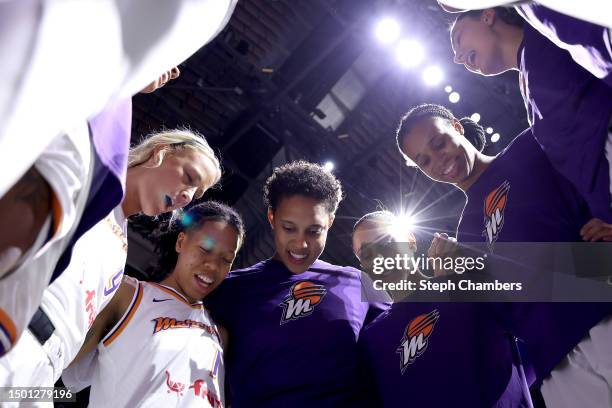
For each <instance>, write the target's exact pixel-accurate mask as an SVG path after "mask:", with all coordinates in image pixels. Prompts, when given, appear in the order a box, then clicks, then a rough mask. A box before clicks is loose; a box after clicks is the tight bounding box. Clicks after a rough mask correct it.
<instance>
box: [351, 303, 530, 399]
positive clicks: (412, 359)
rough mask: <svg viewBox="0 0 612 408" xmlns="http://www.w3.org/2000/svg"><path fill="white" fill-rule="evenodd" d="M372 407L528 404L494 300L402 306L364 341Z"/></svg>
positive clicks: (377, 322) (382, 318)
mask: <svg viewBox="0 0 612 408" xmlns="http://www.w3.org/2000/svg"><path fill="white" fill-rule="evenodd" d="M359 351H360V354H359V356H360V362H361V364H362V367H361V372H362V373H363V374H362V375H363V385H362V387H361V388H362V389H363V390H364V394H366V395H368V398H369V400H370V406H373V407H374V406H375V407H384V408H387V407H388V408H394V407H402V406H416V407H473V408H506V407H512V408H527V407H530V405H528V404H529V401H530V396H529V391H528V386H527V384H526V383H524V382H523V381H522V380H521V376H520V375H519V370H521V366H520V365H516V364H513V356H512V348H511V345H510V342H509V338H508V336H507V334H506V332H505V330H504V328H503V327H502V326H501V325H500V324H499V323H498V322H497V321H496V319H495V316H494V314H492V313H491V310H490V304H488V303H450V302H446V303H427V302H421V301H419V302H413V301H411V299H410V297H408V298H406V299H403V300H402V301H396V302H395V303H394V304H393V305H392V306H391V308H390V309H389V310H388V311H387V312H385V313H383V314H382V315H380V316H379V317H378V318H376V320H374V322H372V323H371V324H370V325H368V326H367V327H366V328H365V329H364V330H363V333H362V335H361V337H360V338H359Z"/></svg>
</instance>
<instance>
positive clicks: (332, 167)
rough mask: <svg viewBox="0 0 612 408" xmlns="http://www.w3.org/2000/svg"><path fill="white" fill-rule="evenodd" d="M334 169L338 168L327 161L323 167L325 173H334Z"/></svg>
mask: <svg viewBox="0 0 612 408" xmlns="http://www.w3.org/2000/svg"><path fill="white" fill-rule="evenodd" d="M334 167H336V166H335V165H334V163H333V162H331V161H326V162H325V164H324V165H323V168H324V169H325V171H332V170H333V169H334Z"/></svg>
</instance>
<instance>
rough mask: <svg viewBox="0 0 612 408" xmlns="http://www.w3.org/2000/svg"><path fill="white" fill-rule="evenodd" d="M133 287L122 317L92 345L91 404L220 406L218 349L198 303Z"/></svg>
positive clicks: (157, 288) (154, 287)
mask: <svg viewBox="0 0 612 408" xmlns="http://www.w3.org/2000/svg"><path fill="white" fill-rule="evenodd" d="M126 280H127V281H129V282H130V283H131V284H134V285H135V286H136V290H135V292H134V297H133V298H132V302H131V304H130V306H129V308H128V310H127V311H126V312H125V314H124V316H123V317H122V319H121V320H120V321H119V322H118V323H117V324H116V325H115V327H113V329H112V330H111V331H110V332H109V333H108V334H107V335H106V337H105V338H104V339H103V340H102V342H100V344H99V345H98V361H97V364H96V369H95V373H94V376H93V380H92V385H91V393H90V397H89V401H90V404H91V406H92V407H137V406H138V407H156V408H157V407H214V408H217V407H222V406H223V404H224V395H223V379H224V375H225V372H224V366H223V349H222V348H221V341H220V338H219V332H218V330H217V327H216V325H215V324H214V322H213V321H212V319H211V318H210V315H209V314H208V312H207V311H206V310H205V309H204V306H203V305H202V303H201V302H198V303H194V304H190V303H189V302H188V301H187V300H186V299H185V297H184V296H183V295H181V294H180V293H178V292H177V291H176V290H174V289H172V288H170V287H167V286H163V285H160V284H156V283H151V282H139V281H138V280H136V279H133V278H126Z"/></svg>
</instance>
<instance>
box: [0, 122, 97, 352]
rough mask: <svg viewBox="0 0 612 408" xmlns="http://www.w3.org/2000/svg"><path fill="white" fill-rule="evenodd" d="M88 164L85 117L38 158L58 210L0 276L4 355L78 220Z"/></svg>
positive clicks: (0, 342)
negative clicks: (17, 260)
mask: <svg viewBox="0 0 612 408" xmlns="http://www.w3.org/2000/svg"><path fill="white" fill-rule="evenodd" d="M90 164H91V145H90V142H89V129H88V127H87V123H85V122H83V123H82V124H79V125H77V126H75V127H74V128H73V129H71V130H70V131H69V132H67V133H66V134H61V135H58V136H57V137H56V138H55V139H54V140H53V142H52V143H51V144H50V145H49V146H47V148H46V149H45V151H44V153H43V154H42V155H41V156H40V157H39V158H38V160H37V161H36V163H35V166H36V168H37V170H38V171H39V172H40V174H41V175H42V176H43V177H44V178H45V180H46V181H47V182H48V183H49V186H50V187H51V190H52V191H53V200H52V201H53V205H52V212H53V214H54V215H53V217H51V216H49V217H48V218H47V222H46V223H45V226H44V227H43V228H42V230H41V231H40V232H39V234H38V237H37V239H36V243H35V244H34V245H33V246H32V248H31V249H30V250H29V251H27V252H26V253H25V254H24V255H23V257H22V259H21V262H22V263H21V264H20V265H19V266H18V267H17V268H16V269H15V270H14V271H12V272H9V273H6V274H5V275H3V276H1V277H0V356H1V355H3V354H4V353H6V352H8V350H10V349H11V348H12V347H13V346H14V345H15V344H16V342H17V340H18V338H19V336H20V335H21V333H22V332H23V331H24V330H25V329H26V328H27V326H28V324H29V323H30V320H31V319H32V316H34V313H35V312H36V310H37V308H38V307H39V306H40V303H41V299H42V296H43V293H44V291H45V289H46V288H47V286H48V285H49V280H50V278H51V275H52V273H53V270H54V269H55V266H56V264H57V261H58V259H59V258H60V256H61V255H62V253H63V252H64V249H65V247H66V245H67V244H68V242H69V241H70V238H71V237H72V235H73V233H74V230H75V229H76V226H77V225H78V221H79V219H80V217H81V214H82V211H83V208H84V206H85V203H86V202H87V197H88V191H89V180H90V179H91V169H90ZM51 219H52V221H51ZM15 228H19V220H15ZM2 233H10V231H2ZM50 235H51V237H50V238H49V236H50Z"/></svg>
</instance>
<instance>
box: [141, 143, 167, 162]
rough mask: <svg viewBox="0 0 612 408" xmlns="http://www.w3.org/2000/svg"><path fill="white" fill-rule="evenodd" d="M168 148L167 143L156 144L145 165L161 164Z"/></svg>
mask: <svg viewBox="0 0 612 408" xmlns="http://www.w3.org/2000/svg"><path fill="white" fill-rule="evenodd" d="M166 150H168V145H157V146H155V147H154V148H153V151H152V152H151V157H149V159H148V160H147V161H146V165H147V167H157V166H159V165H160V164H161V162H162V160H163V158H164V155H165V153H166Z"/></svg>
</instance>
